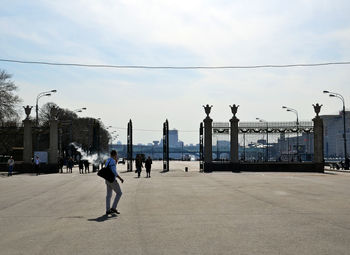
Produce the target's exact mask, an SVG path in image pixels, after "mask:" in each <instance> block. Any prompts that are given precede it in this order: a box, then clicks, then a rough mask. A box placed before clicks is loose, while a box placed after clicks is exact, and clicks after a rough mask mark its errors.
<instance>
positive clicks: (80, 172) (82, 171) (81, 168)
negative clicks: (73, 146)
mask: <svg viewBox="0 0 350 255" xmlns="http://www.w3.org/2000/svg"><path fill="white" fill-rule="evenodd" d="M83 173H84V161H83V160H79V174H83Z"/></svg>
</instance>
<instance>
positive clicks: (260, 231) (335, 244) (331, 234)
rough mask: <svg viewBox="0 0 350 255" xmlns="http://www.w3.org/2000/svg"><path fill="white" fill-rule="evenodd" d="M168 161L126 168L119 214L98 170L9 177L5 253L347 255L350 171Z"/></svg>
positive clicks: (0, 242)
mask: <svg viewBox="0 0 350 255" xmlns="http://www.w3.org/2000/svg"><path fill="white" fill-rule="evenodd" d="M170 164H171V165H170V169H171V170H170V172H168V173H161V162H155V163H154V164H153V171H152V177H151V178H150V179H146V178H144V176H145V171H143V172H142V178H140V179H138V178H135V176H136V174H135V173H130V172H128V173H127V172H125V167H126V166H125V165H124V166H123V165H122V166H119V171H120V172H121V175H122V177H123V178H124V179H125V182H124V184H122V185H121V187H122V190H123V196H122V198H121V200H120V203H119V206H118V210H119V211H120V212H121V214H120V215H118V216H109V217H106V216H105V215H104V213H105V195H106V194H105V193H106V187H105V184H104V181H103V180H102V179H100V178H99V177H98V176H97V175H96V173H90V174H86V175H85V174H84V175H79V173H78V169H77V168H74V169H73V174H66V173H63V174H50V175H44V174H43V175H40V176H35V175H30V174H22V175H14V176H12V177H7V176H6V175H5V174H2V175H1V178H0V247H1V248H0V249H1V250H0V254H1V255H5V254H26V255H30V254H43V255H46V254H94V255H96V254H247V255H248V254H249V255H250V254H269V255H271V254H293V255H295V254H318V255H319V254H337V255H339V254H349V251H350V174H349V173H344V172H326V173H325V174H318V173H231V172H214V173H209V174H204V173H199V171H198V162H170ZM185 166H188V167H189V171H188V172H185V171H184V169H185Z"/></svg>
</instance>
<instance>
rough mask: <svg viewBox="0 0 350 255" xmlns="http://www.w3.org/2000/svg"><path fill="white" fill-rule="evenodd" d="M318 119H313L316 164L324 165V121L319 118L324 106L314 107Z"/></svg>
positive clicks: (317, 105)
mask: <svg viewBox="0 0 350 255" xmlns="http://www.w3.org/2000/svg"><path fill="white" fill-rule="evenodd" d="M313 107H314V110H315V113H316V117H315V118H313V119H312V121H313V122H314V160H313V162H314V163H323V161H324V155H323V153H324V151H323V120H322V119H321V118H320V116H318V114H319V113H320V110H321V107H322V105H319V104H318V103H317V104H316V105H313Z"/></svg>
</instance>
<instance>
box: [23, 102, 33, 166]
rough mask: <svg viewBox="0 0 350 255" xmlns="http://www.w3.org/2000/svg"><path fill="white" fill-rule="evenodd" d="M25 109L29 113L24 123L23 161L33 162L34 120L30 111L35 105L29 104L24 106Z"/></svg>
mask: <svg viewBox="0 0 350 255" xmlns="http://www.w3.org/2000/svg"><path fill="white" fill-rule="evenodd" d="M23 108H24V111H25V113H26V115H27V117H26V118H25V120H23V125H24V131H23V132H24V133H23V162H24V163H29V164H31V163H32V157H33V137H32V125H33V122H32V121H31V120H30V119H29V115H30V112H31V110H32V108H33V106H29V105H27V106H26V107H24V106H23Z"/></svg>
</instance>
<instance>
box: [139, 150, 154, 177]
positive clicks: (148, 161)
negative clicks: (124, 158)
mask: <svg viewBox="0 0 350 255" xmlns="http://www.w3.org/2000/svg"><path fill="white" fill-rule="evenodd" d="M135 165H136V173H137V178H140V176H141V171H142V168H143V160H142V156H141V155H140V154H139V155H137V156H136V159H135ZM151 167H152V159H151V157H148V158H147V159H146V160H145V168H146V178H151Z"/></svg>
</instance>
